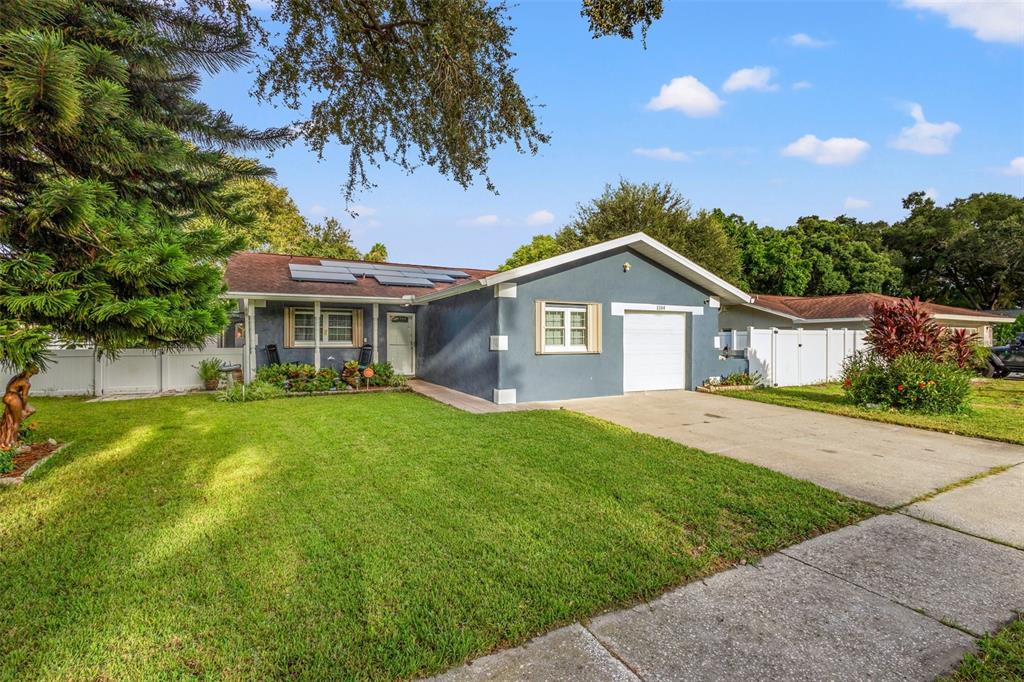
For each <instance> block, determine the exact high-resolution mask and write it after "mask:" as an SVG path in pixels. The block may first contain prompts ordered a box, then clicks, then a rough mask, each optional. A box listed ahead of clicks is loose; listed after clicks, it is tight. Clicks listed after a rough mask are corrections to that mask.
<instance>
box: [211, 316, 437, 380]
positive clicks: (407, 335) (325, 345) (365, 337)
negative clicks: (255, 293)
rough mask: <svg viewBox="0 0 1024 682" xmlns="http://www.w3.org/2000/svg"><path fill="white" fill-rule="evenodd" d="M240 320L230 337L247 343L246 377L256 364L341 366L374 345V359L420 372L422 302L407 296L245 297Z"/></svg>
mask: <svg viewBox="0 0 1024 682" xmlns="http://www.w3.org/2000/svg"><path fill="white" fill-rule="evenodd" d="M238 305H239V320H238V321H237V322H236V323H235V324H234V325H233V329H232V330H230V332H229V334H228V335H227V336H228V339H227V342H228V344H230V343H231V342H233V343H234V344H235V345H236V346H241V347H242V348H243V354H242V355H243V363H242V372H243V376H244V379H245V381H246V382H248V381H252V379H253V378H254V377H255V373H256V368H257V367H261V366H263V365H268V364H273V363H274V362H275V361H276V362H280V363H283V364H287V363H304V364H310V365H313V366H314V367H315V368H316V369H321V368H327V367H330V368H333V369H335V370H338V371H340V370H341V369H342V367H343V366H344V365H345V363H346V362H348V361H350V360H356V359H358V358H359V354H360V350H361V349H362V348H363V347H364V346H369V348H370V362H373V363H377V362H390V363H391V364H392V365H393V366H394V367H395V370H396V372H398V373H400V374H404V375H407V376H414V375H415V374H416V355H417V353H416V336H417V334H416V308H415V307H413V306H412V305H410V304H409V303H407V302H404V301H403V300H402V299H395V300H390V299H389V300H385V301H372V302H370V301H367V300H366V299H365V298H350V299H346V298H341V297H315V298H314V297H310V298H300V297H280V298H267V297H263V298H241V299H239V300H238Z"/></svg>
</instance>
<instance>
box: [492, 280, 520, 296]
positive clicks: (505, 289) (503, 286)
mask: <svg viewBox="0 0 1024 682" xmlns="http://www.w3.org/2000/svg"><path fill="white" fill-rule="evenodd" d="M516 294H517V292H516V283H515V282H500V283H498V284H496V285H495V286H494V298H515V297H516Z"/></svg>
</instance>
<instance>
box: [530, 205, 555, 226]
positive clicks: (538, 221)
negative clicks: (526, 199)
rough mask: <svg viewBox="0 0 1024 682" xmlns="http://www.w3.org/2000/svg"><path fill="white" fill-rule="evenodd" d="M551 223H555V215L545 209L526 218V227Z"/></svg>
mask: <svg viewBox="0 0 1024 682" xmlns="http://www.w3.org/2000/svg"><path fill="white" fill-rule="evenodd" d="M553 222H555V214H554V213H552V212H551V211H549V210H547V209H545V208H542V209H541V210H539V211H534V212H533V213H531V214H530V215H528V216H526V224H527V225H547V224H548V223H553Z"/></svg>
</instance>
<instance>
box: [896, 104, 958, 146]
mask: <svg viewBox="0 0 1024 682" xmlns="http://www.w3.org/2000/svg"><path fill="white" fill-rule="evenodd" d="M909 113H910V116H911V117H912V118H913V119H914V125H912V126H908V127H906V128H904V129H903V130H901V131H900V134H899V136H898V137H897V138H896V139H895V140H893V141H892V146H893V147H895V148H896V149H905V150H906V151H910V152H917V153H918V154H948V153H949V145H950V144H952V142H953V138H954V137H956V136H957V134H958V133H959V132H960V126H958V125H957V124H956V123H953V122H952V121H946V122H945V123H930V122H929V121H927V120H925V117H924V110H923V109H922V108H921V105H920V104H915V103H911V104H910V106H909Z"/></svg>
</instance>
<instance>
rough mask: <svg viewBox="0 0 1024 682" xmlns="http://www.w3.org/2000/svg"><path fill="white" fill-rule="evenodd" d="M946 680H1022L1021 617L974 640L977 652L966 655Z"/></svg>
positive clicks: (1023, 641) (1023, 630)
mask: <svg viewBox="0 0 1024 682" xmlns="http://www.w3.org/2000/svg"><path fill="white" fill-rule="evenodd" d="M945 680H946V682H1009V681H1010V680H1018V681H1019V680H1024V619H1021V620H1016V621H1014V622H1013V623H1011V624H1010V625H1008V626H1007V627H1005V628H1003V629H1002V630H1000V631H999V632H997V633H995V634H994V635H986V636H985V637H982V638H981V639H980V640H978V652H977V653H974V654H968V655H967V656H966V657H965V658H964V660H963V662H962V663H961V664H960V667H959V668H958V669H957V671H956V672H955V673H953V674H952V675H950V676H949V677H947V678H945Z"/></svg>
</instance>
